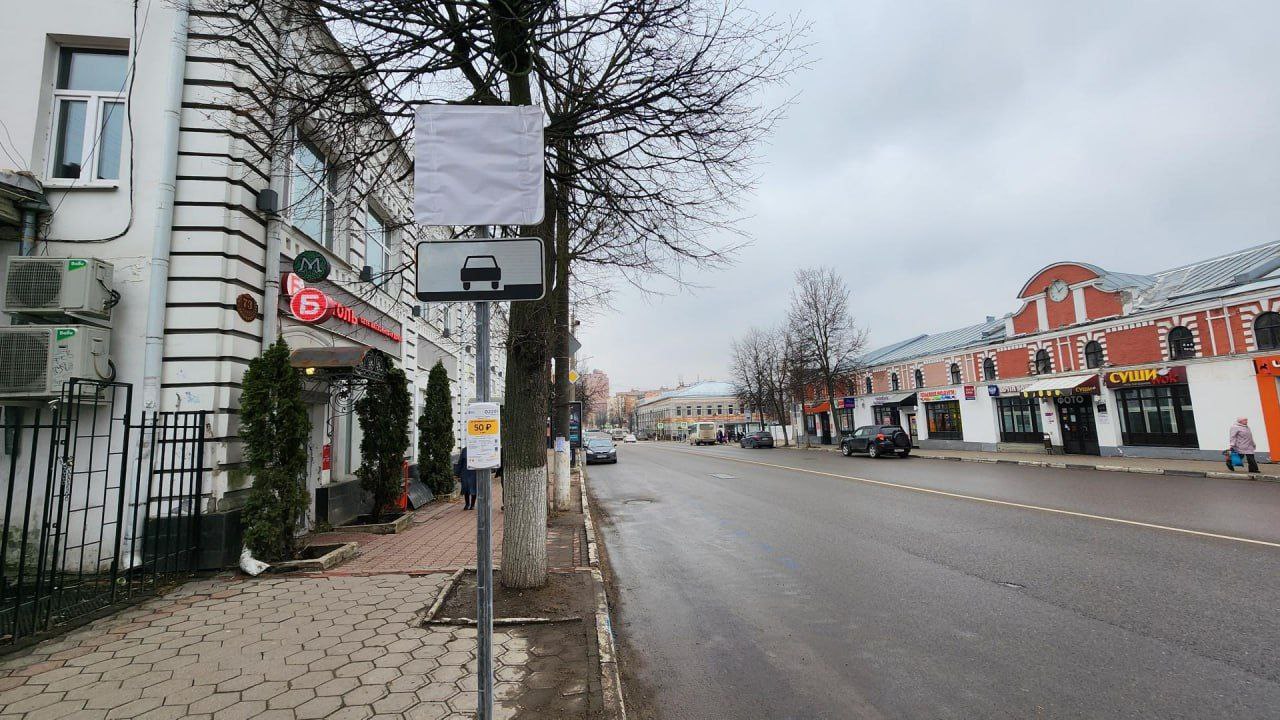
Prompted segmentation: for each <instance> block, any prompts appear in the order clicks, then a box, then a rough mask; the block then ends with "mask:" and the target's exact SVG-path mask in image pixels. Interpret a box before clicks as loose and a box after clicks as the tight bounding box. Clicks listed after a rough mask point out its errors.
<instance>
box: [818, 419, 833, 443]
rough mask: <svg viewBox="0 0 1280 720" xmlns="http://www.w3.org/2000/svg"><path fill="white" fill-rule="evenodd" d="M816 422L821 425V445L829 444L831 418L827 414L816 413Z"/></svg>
mask: <svg viewBox="0 0 1280 720" xmlns="http://www.w3.org/2000/svg"><path fill="white" fill-rule="evenodd" d="M818 422H820V423H821V424H822V444H823V445H830V444H831V416H830V415H829V414H827V413H818Z"/></svg>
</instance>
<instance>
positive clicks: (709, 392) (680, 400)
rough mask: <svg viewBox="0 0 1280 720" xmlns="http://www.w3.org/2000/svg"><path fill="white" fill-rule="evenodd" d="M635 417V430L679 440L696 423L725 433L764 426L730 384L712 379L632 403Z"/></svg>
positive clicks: (749, 430)
mask: <svg viewBox="0 0 1280 720" xmlns="http://www.w3.org/2000/svg"><path fill="white" fill-rule="evenodd" d="M635 416H636V425H637V427H636V428H635V430H636V432H638V433H643V434H644V435H645V436H647V437H651V438H657V439H659V440H681V439H683V438H684V437H685V436H686V435H687V434H688V432H689V427H690V426H691V425H693V424H695V423H699V422H714V423H715V424H716V428H717V429H718V430H721V431H723V432H724V433H726V434H728V433H730V432H735V433H742V432H751V431H753V430H761V429H763V428H764V426H763V425H762V424H761V422H760V415H759V413H752V412H750V411H749V410H748V409H747V408H744V407H743V405H742V402H741V401H739V400H738V397H737V393H736V392H735V391H734V388H733V384H732V383H727V382H719V381H716V380H704V381H702V382H698V383H694V384H693V385H689V386H687V387H680V388H676V389H675V390H667V391H665V392H658V393H655V394H653V395H652V396H648V397H644V398H642V399H640V400H638V401H637V403H636V410H635Z"/></svg>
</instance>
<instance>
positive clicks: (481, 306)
mask: <svg viewBox="0 0 1280 720" xmlns="http://www.w3.org/2000/svg"><path fill="white" fill-rule="evenodd" d="M476 234H477V235H478V236H479V237H482V238H487V237H492V235H491V234H490V232H489V226H488V225H481V226H480V227H479V228H477V232H476ZM489 394H490V391H489V301H488V300H481V301H479V302H477V303H476V400H478V401H479V402H489ZM492 478H493V471H491V470H489V469H488V468H484V469H481V470H477V471H476V626H477V627H476V636H477V637H476V673H477V675H479V683H478V684H477V687H476V711H477V712H476V717H477V718H479V719H480V720H490V719H491V718H492V717H493V546H492V543H493V532H492V526H493V502H492V500H491V498H490V495H491V491H492V489H493V479H492Z"/></svg>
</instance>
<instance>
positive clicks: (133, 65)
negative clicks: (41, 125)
mask: <svg viewBox="0 0 1280 720" xmlns="http://www.w3.org/2000/svg"><path fill="white" fill-rule="evenodd" d="M140 4H141V0H133V31H132V39H131V40H130V43H131V47H130V48H129V50H130V56H131V57H130V60H129V74H128V76H127V77H126V78H125V82H124V85H123V86H122V87H121V88H120V92H121V93H124V118H125V127H126V129H127V130H128V133H129V218H128V219H127V220H126V221H125V224H124V228H123V229H121V230H120V232H118V233H115V234H114V235H108V236H106V237H99V238H50V237H46V238H45V239H44V241H45V243H46V244H45V245H44V247H43V248H42V254H48V252H49V246H48V243H51V242H65V243H105V242H111V241H112V240H116V239H119V238H122V237H124V236H125V235H126V234H127V233H128V232H129V230H130V229H132V228H133V218H134V202H133V201H134V187H135V183H134V179H133V174H134V173H133V169H134V157H135V153H136V149H135V147H134V146H135V143H134V137H133V86H134V80H135V79H136V78H137V76H138V51H139V49H140V48H141V43H142V38H143V37H144V35H145V34H146V30H147V19H148V18H150V16H151V3H147V9H146V12H144V13H143V14H142V21H141V23H139V21H138V12H139V8H138V6H139V5H140ZM102 132H103V131H102V128H101V127H99V128H98V131H97V132H96V133H94V136H93V144H92V145H90V146H89V151H88V152H87V153H86V154H85V156H86V157H92V156H93V153H94V152H95V151H96V150H97V149H98V143H99V141H100V140H101V139H102ZM78 180H79V178H76V179H75V180H72V181H71V184H70V185H68V186H67V187H66V188H62V197H60V198H58V203H57V204H56V205H54V206H53V209H52V210H50V211H49V215H48V217H47V218H46V219H45V227H46V228H48V226H49V225H51V224H52V223H53V218H54V216H55V215H57V214H58V210H59V208H61V207H62V203H63V202H65V201H66V199H67V196H68V195H70V194H71V190H73V189H74V188H75V184H76V182H77V181H78Z"/></svg>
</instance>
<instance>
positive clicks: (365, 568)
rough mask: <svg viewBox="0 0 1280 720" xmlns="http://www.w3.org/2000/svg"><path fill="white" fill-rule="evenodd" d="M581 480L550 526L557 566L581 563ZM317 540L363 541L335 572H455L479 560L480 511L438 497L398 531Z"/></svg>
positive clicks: (496, 489) (496, 515) (497, 491)
mask: <svg viewBox="0 0 1280 720" xmlns="http://www.w3.org/2000/svg"><path fill="white" fill-rule="evenodd" d="M579 483H580V480H579V478H578V476H577V474H576V473H575V474H574V476H573V482H572V486H573V487H572V492H571V493H570V495H571V496H572V497H573V498H574V509H573V511H571V512H568V513H558V514H556V515H555V517H553V518H552V521H551V525H550V527H548V529H547V563H548V565H549V566H550V567H551V568H553V569H571V568H575V567H581V566H582V565H585V564H586V563H585V562H584V561H583V546H584V544H585V543H584V536H583V531H582V507H581V505H582V503H581V493H580V492H579V489H578V488H579ZM501 508H502V487H501V484H500V483H498V482H496V481H495V482H494V484H493V528H494V533H493V560H494V565H495V567H501V565H502V521H503V513H502V510H501ZM308 542H310V543H312V544H316V545H321V544H325V543H333V542H356V543H359V546H360V547H359V551H358V552H359V554H358V556H357V557H356V558H355V559H353V560H351V561H349V562H346V563H344V564H343V565H342V566H341V567H339V568H337V569H336V570H334V571H333V572H332V574H348V575H352V574H362V573H384V572H404V573H420V572H429V571H440V572H452V571H453V570H456V569H458V568H461V567H475V564H476V513H475V511H474V510H463V509H462V501H461V500H452V501H446V502H434V503H431V504H429V505H427V506H426V507H424V508H422V509H421V510H418V511H417V512H415V513H414V519H413V525H412V526H411V527H410V528H409V529H408V530H407V531H405V532H402V533H396V534H394V535H370V534H367V533H352V532H341V531H340V530H339V531H335V532H328V533H317V534H315V535H312V536H310V537H309V538H308Z"/></svg>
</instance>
